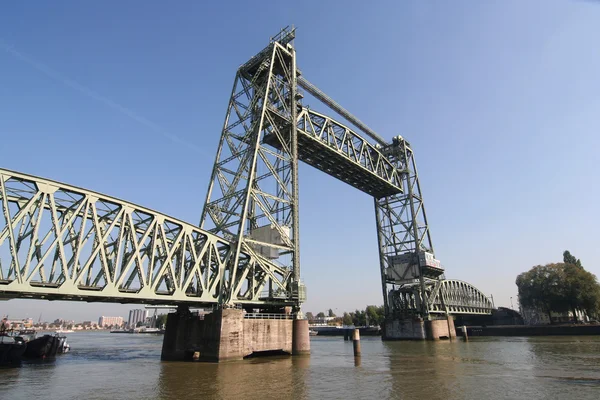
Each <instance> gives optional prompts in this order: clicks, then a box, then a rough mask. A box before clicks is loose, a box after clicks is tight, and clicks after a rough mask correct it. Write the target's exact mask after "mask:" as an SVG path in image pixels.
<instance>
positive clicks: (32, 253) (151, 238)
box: [0, 170, 293, 306]
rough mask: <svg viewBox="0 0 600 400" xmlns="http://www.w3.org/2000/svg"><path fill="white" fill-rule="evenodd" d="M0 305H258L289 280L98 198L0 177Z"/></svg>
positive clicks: (182, 228)
mask: <svg viewBox="0 0 600 400" xmlns="http://www.w3.org/2000/svg"><path fill="white" fill-rule="evenodd" d="M0 206H1V210H2V213H1V216H0V296H2V297H6V298H40V299H60V300H85V301H107V302H121V303H127V302H133V303H146V304H181V303H187V304H190V305H198V306H200V305H209V304H214V303H219V302H220V301H222V299H223V298H233V299H234V300H235V302H236V303H240V304H261V303H262V302H263V297H264V296H265V290H264V289H265V284H266V282H267V280H270V281H271V282H273V284H274V285H275V287H276V288H278V289H279V292H280V293H282V296H280V298H279V299H276V300H275V301H273V300H272V303H278V304H281V305H291V304H293V302H292V301H291V300H290V299H288V298H286V294H287V292H286V290H287V286H288V281H289V279H290V272H289V271H287V270H284V269H282V268H280V267H278V266H276V265H274V264H273V263H271V262H270V261H269V260H266V259H264V258H262V257H260V256H259V255H256V254H255V253H254V251H253V250H252V249H248V248H244V249H243V251H242V252H241V253H240V255H239V261H238V264H237V269H238V270H239V277H240V279H238V280H237V281H235V284H232V281H231V280H230V279H229V278H230V274H231V271H230V269H229V264H230V261H231V257H232V254H233V251H232V246H231V244H230V243H229V242H227V241H226V240H224V239H223V238H219V237H217V236H215V235H214V234H211V233H209V232H206V231H203V230H201V229H199V228H198V227H197V226H193V225H191V224H188V223H185V222H182V221H179V220H177V219H175V218H171V217H168V216H166V215H164V214H161V213H158V212H156V211H153V210H149V209H147V208H144V207H140V206H138V205H135V204H131V203H127V202H124V201H122V200H118V199H115V198H112V197H109V196H106V195H103V194H100V193H95V192H91V191H88V190H85V189H81V188H77V187H73V186H69V185H65V184H62V183H58V182H54V181H50V180H46V179H42V178H38V177H34V176H29V175H25V174H21V173H17V172H12V171H7V170H0Z"/></svg>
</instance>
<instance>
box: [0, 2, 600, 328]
mask: <svg viewBox="0 0 600 400" xmlns="http://www.w3.org/2000/svg"><path fill="white" fill-rule="evenodd" d="M598 21H600V3H596V2H591V1H567V0H564V1H558V0H554V1H549V0H539V1H520V0H514V1H486V2H480V1H452V2H442V1H402V2H399V1H385V2H384V1H375V2H364V1H343V2H342V1H326V2H325V1H319V2H316V1H302V2H297V1H295V2H294V1H287V2H281V1H277V2H269V3H267V2H231V1H223V2H210V3H208V2H199V1H179V2H175V3H166V2H158V1H127V2H117V1H104V2H80V1H56V2H36V3H35V4H34V3H31V2H29V3H27V2H6V3H4V4H3V5H2V9H1V11H0V139H1V141H0V143H1V145H0V167H2V168H7V169H13V170H18V171H21V172H25V173H30V174H34V175H39V176H43V177H47V178H51V179H55V180H58V181H62V182H66V183H70V184H73V185H77V186H82V187H85V188H88V189H92V190H96V191H100V192H104V193H107V194H110V195H112V196H115V197H119V198H122V199H126V200H128V201H131V202H134V203H138V204H142V205H144V206H147V207H150V208H153V209H156V210H160V211H162V212H164V213H166V214H170V215H172V216H174V217H177V218H181V219H183V220H186V221H189V222H192V223H198V221H199V217H200V212H201V208H202V204H203V201H204V197H205V194H206V189H207V186H208V179H209V177H210V169H211V167H212V163H213V161H214V153H215V151H216V146H217V142H218V139H219V135H220V129H221V126H222V123H223V118H224V116H225V111H226V106H227V101H228V96H229V94H230V91H231V85H232V83H233V78H234V75H235V70H236V69H237V67H238V66H239V65H240V64H241V63H243V62H245V61H246V60H247V59H248V58H249V57H251V56H252V55H254V54H255V53H256V52H257V51H258V50H260V49H261V48H262V47H264V45H265V44H266V43H267V42H268V39H269V37H270V36H271V35H273V34H275V33H276V32H277V31H278V30H279V29H280V28H281V27H283V26H285V25H288V24H295V25H296V26H297V28H298V31H297V39H296V42H295V45H296V49H297V52H298V64H299V67H300V68H301V69H302V71H303V73H304V75H305V76H306V77H307V78H308V79H309V80H311V81H312V82H313V83H315V84H317V85H318V86H319V87H320V88H321V89H322V90H324V91H325V92H327V93H328V94H329V95H330V96H331V97H333V98H334V99H336V100H337V101H338V102H340V103H341V104H342V105H344V106H345V107H346V108H348V109H349V110H351V111H352V112H353V113H354V114H356V115H357V116H358V117H359V118H360V119H361V120H363V121H364V122H366V123H367V124H368V125H369V126H371V127H372V128H373V129H374V130H376V131H377V132H378V133H379V134H380V135H381V136H383V137H385V138H388V139H390V138H392V137H393V136H395V135H398V134H401V135H403V136H404V137H406V138H407V139H408V140H409V141H410V142H411V143H412V145H413V148H414V150H415V153H416V157H417V162H418V167H419V172H420V177H421V184H422V189H423V192H424V196H425V204H426V207H427V212H428V217H429V220H430V222H431V233H432V236H433V243H434V246H435V249H436V254H437V256H438V258H440V259H441V260H442V262H443V264H444V266H445V267H446V271H447V274H446V276H447V277H449V278H456V279H462V280H466V281H469V282H471V283H473V284H475V285H476V286H477V287H478V288H480V289H481V290H482V291H484V292H485V293H486V294H488V295H492V294H493V295H494V298H495V301H496V305H504V306H506V305H510V297H511V296H513V297H514V298H515V299H516V286H515V284H514V281H515V277H516V275H517V274H518V273H520V272H522V271H525V270H527V269H529V268H530V267H531V266H533V265H537V264H544V263H548V262H553V261H560V260H561V258H562V252H563V250H565V249H569V250H570V251H571V252H572V253H573V254H574V255H576V256H577V257H579V258H581V260H582V262H583V264H584V266H585V267H586V268H587V269H589V270H591V271H592V272H593V273H595V274H596V275H600V267H598V259H599V258H600V246H599V245H598V239H599V228H598V221H599V216H600V215H599V214H600V213H599V211H598V197H599V194H600V190H599V189H598V185H597V182H598V178H599V167H598V164H597V162H596V161H597V159H598V156H597V152H598V149H599V148H600V139H599V137H600V135H599V133H600V47H599V46H598V44H599V43H600V24H599V23H598ZM313 108H317V109H320V110H322V111H326V110H324V109H322V108H318V107H313ZM300 172H301V177H300V179H301V181H300V185H301V187H300V190H301V226H300V229H301V245H302V252H301V261H302V268H303V270H302V273H303V279H304V280H305V282H306V284H307V287H308V296H309V301H308V302H307V303H306V306H305V307H304V310H305V311H313V312H318V311H321V310H326V309H327V308H333V309H337V310H338V312H341V311H342V310H354V309H355V308H363V307H364V306H365V305H366V304H381V303H382V299H381V293H380V281H379V271H378V268H379V267H378V255H377V245H376V235H375V219H374V210H373V202H372V199H371V198H369V197H368V196H367V195H365V194H362V193H360V192H357V191H356V190H354V189H353V188H351V187H347V186H345V185H344V184H342V183H340V182H338V181H336V180H335V179H333V178H330V177H328V176H325V175H323V174H322V173H320V172H319V171H316V170H312V169H310V168H309V167H306V166H303V167H302V168H301V171H300ZM513 301H515V300H513ZM515 306H516V302H515ZM128 308H131V307H125V306H119V305H110V304H85V303H61V302H55V303H48V302H42V301H18V300H11V301H9V302H2V303H0V314H5V313H9V314H12V315H13V316H15V317H17V316H23V317H24V316H32V317H34V318H37V317H38V315H39V313H40V312H43V314H44V316H43V319H50V318H57V317H65V318H75V319H96V318H97V317H98V316H99V315H101V314H104V315H123V316H126V310H127V309H128Z"/></svg>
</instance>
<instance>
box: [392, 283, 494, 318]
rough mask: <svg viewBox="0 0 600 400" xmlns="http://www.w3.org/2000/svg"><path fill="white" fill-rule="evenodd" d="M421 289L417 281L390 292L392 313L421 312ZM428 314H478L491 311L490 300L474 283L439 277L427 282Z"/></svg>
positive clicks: (410, 313)
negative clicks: (437, 279)
mask: <svg viewBox="0 0 600 400" xmlns="http://www.w3.org/2000/svg"><path fill="white" fill-rule="evenodd" d="M421 293H422V291H421V288H420V286H419V285H418V284H416V283H415V284H412V285H404V286H401V287H399V288H395V289H392V290H391V291H390V292H389V300H388V301H389V302H390V306H391V307H390V309H391V310H392V314H395V315H398V316H400V317H406V316H407V315H418V314H420V310H421V306H422V304H423V303H422V299H423V297H422V295H421ZM425 293H426V298H427V303H426V304H427V308H428V314H431V315H440V314H480V315H489V314H491V312H492V309H493V305H492V302H491V301H490V300H489V299H488V298H487V297H486V296H485V294H483V293H482V292H481V291H479V289H477V288H476V287H475V286H473V285H471V284H469V283H467V282H464V281H459V280H446V279H443V280H439V281H436V282H429V283H428V284H427V285H426V290H425Z"/></svg>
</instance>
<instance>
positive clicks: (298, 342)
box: [292, 319, 310, 356]
mask: <svg viewBox="0 0 600 400" xmlns="http://www.w3.org/2000/svg"><path fill="white" fill-rule="evenodd" d="M292 335H293V336H292V355H295V356H301V355H307V354H310V335H309V332H308V320H307V319H295V320H294V322H293V327H292Z"/></svg>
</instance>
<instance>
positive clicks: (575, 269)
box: [562, 260, 600, 322]
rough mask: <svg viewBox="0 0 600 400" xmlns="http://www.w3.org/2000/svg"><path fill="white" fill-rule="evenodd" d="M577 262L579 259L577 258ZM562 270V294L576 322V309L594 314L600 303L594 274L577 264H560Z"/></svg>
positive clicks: (599, 290) (599, 292)
mask: <svg viewBox="0 0 600 400" xmlns="http://www.w3.org/2000/svg"><path fill="white" fill-rule="evenodd" d="M577 262H579V260H577ZM562 266H563V271H564V281H563V282H562V284H563V296H564V301H565V303H566V304H568V307H569V310H570V311H571V312H572V313H573V319H574V321H575V322H577V311H578V310H581V311H584V312H585V313H586V314H587V315H588V316H590V315H593V314H595V312H596V311H597V309H598V305H599V304H600V285H599V284H598V280H597V279H596V276H595V275H594V274H592V273H591V272H589V271H586V270H585V269H584V268H583V267H581V263H580V262H579V264H573V263H570V264H562Z"/></svg>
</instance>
